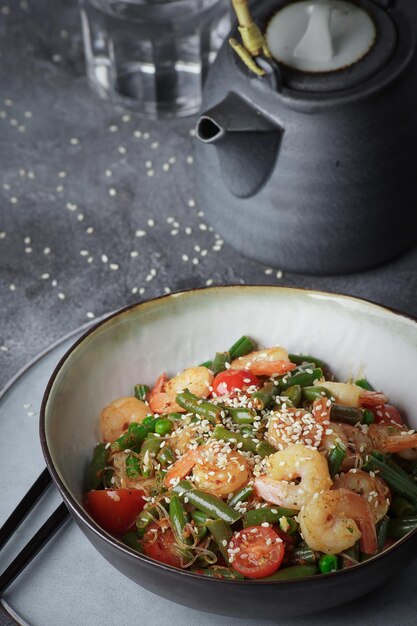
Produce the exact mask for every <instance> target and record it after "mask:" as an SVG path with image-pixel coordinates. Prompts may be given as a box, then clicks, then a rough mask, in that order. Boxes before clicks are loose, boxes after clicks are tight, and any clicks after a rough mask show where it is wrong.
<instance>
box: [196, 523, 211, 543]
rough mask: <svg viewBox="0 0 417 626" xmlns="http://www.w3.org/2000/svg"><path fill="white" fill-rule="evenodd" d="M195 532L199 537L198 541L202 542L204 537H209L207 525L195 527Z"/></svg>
mask: <svg viewBox="0 0 417 626" xmlns="http://www.w3.org/2000/svg"><path fill="white" fill-rule="evenodd" d="M194 532H195V534H196V536H197V539H198V541H201V540H202V539H204V537H207V534H208V529H207V526H205V525H203V526H194Z"/></svg>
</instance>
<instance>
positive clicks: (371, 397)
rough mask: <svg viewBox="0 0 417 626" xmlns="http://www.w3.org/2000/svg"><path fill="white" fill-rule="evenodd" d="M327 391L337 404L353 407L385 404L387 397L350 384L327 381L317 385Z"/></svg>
mask: <svg viewBox="0 0 417 626" xmlns="http://www.w3.org/2000/svg"><path fill="white" fill-rule="evenodd" d="M318 384H319V385H320V387H324V388H325V389H328V390H329V391H330V393H331V394H332V396H333V397H334V399H335V402H336V403H337V404H342V405H343V406H353V407H359V406H360V407H372V406H379V405H380V404H385V403H386V402H387V400H388V398H387V396H386V395H385V394H383V393H381V392H380V391H368V390H367V389H362V387H359V386H358V385H354V384H352V383H332V382H328V381H327V380H326V381H324V382H321V383H318Z"/></svg>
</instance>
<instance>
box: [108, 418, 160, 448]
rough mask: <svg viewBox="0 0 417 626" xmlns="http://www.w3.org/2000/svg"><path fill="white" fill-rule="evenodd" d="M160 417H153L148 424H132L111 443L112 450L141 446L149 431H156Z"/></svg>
mask: <svg viewBox="0 0 417 626" xmlns="http://www.w3.org/2000/svg"><path fill="white" fill-rule="evenodd" d="M158 419H159V418H152V419H151V420H150V421H149V422H148V423H147V424H144V423H142V424H138V422H133V423H132V424H130V426H129V428H128V429H127V432H126V433H124V434H123V435H122V436H121V437H119V438H118V439H116V441H114V442H113V443H112V444H111V447H110V448H111V451H112V452H122V451H123V450H128V449H131V450H134V449H135V448H139V447H140V446H141V445H142V443H143V442H144V440H145V437H146V436H147V435H149V433H153V432H155V425H156V424H157V422H158Z"/></svg>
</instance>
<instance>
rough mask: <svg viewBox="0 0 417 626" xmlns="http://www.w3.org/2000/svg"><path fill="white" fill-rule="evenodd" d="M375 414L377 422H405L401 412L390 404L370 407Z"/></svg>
mask: <svg viewBox="0 0 417 626" xmlns="http://www.w3.org/2000/svg"><path fill="white" fill-rule="evenodd" d="M370 410H371V411H372V413H373V414H374V416H375V423H376V424H380V423H381V422H396V423H397V424H401V425H403V424H404V420H403V418H402V416H401V413H400V412H399V410H398V409H396V408H395V406H391V405H390V404H383V405H382V406H375V407H371V409H370Z"/></svg>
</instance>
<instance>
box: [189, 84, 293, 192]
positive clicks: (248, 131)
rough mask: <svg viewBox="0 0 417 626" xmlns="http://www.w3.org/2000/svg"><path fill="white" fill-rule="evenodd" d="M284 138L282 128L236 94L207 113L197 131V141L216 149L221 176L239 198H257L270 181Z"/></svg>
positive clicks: (202, 116)
mask: <svg viewBox="0 0 417 626" xmlns="http://www.w3.org/2000/svg"><path fill="white" fill-rule="evenodd" d="M282 134H283V129H282V128H281V127H280V126H278V125H277V124H276V123H274V122H272V121H271V120H270V119H269V118H267V117H265V115H264V114H263V113H262V112H261V111H259V110H258V109H256V108H255V107H254V106H252V105H251V104H249V103H248V102H247V101H246V100H244V99H243V98H241V97H240V96H238V95H237V94H235V93H229V94H228V95H227V96H226V98H225V99H224V100H223V101H222V102H220V103H219V104H218V105H216V106H214V107H213V108H211V109H209V110H208V111H206V112H205V113H203V114H202V115H201V117H200V119H199V120H198V122H197V127H196V136H197V139H198V140H199V141H201V142H202V143H203V144H213V148H216V150H217V156H218V159H219V166H220V167H219V170H220V175H221V176H222V177H223V179H224V182H225V184H226V186H227V187H228V188H229V190H230V191H231V193H232V194H233V195H235V196H237V197H238V198H248V197H250V196H253V195H254V194H255V193H257V192H258V190H259V189H260V188H261V187H262V185H263V184H264V183H265V182H266V180H267V179H268V178H269V176H270V174H271V172H272V170H273V169H274V167H275V163H276V160H277V156H278V153H279V146H280V143H281V139H282ZM207 149H209V148H207Z"/></svg>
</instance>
